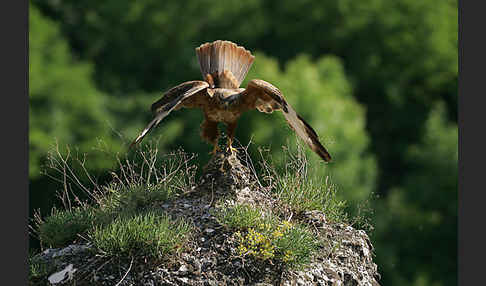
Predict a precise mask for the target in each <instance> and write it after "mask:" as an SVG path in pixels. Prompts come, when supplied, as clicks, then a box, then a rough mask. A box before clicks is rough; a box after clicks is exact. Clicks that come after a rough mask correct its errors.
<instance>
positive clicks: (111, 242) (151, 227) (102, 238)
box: [90, 211, 192, 258]
mask: <svg viewBox="0 0 486 286" xmlns="http://www.w3.org/2000/svg"><path fill="white" fill-rule="evenodd" d="M191 229H192V227H191V226H190V225H189V224H188V223H186V222H184V221H182V220H179V221H172V220H170V219H169V217H168V216H166V215H163V214H160V213H158V212H156V211H148V212H145V213H141V214H137V215H135V216H133V217H118V218H116V219H115V220H114V221H113V222H112V223H110V224H109V225H107V226H104V227H103V226H98V227H95V228H94V230H93V231H92V232H91V233H90V238H91V240H92V242H93V243H94V245H95V246H96V247H97V248H98V249H99V250H100V251H102V252H103V253H105V254H107V255H109V256H132V255H144V256H149V257H152V258H161V257H163V256H164V255H165V254H168V253H170V252H172V251H175V250H177V249H180V247H181V246H182V245H183V243H184V242H185V241H186V240H187V238H188V234H189V232H190V230H191Z"/></svg>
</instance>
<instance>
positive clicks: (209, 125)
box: [201, 117, 221, 155]
mask: <svg viewBox="0 0 486 286" xmlns="http://www.w3.org/2000/svg"><path fill="white" fill-rule="evenodd" d="M201 137H202V138H203V139H204V140H206V141H207V142H209V143H211V144H213V145H214V148H213V151H212V152H210V153H209V154H213V155H215V154H216V153H217V152H218V151H221V149H220V148H219V146H218V138H219V130H218V122H216V121H211V120H209V119H208V118H207V117H205V118H204V121H203V122H202V123H201Z"/></svg>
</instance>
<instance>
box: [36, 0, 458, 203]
mask: <svg viewBox="0 0 486 286" xmlns="http://www.w3.org/2000/svg"><path fill="white" fill-rule="evenodd" d="M35 3H37V4H39V5H40V6H41V7H42V8H43V9H44V10H45V11H46V12H48V13H49V14H50V15H51V16H52V17H54V18H56V19H59V20H60V21H61V22H62V23H63V25H62V27H63V31H64V33H65V34H66V35H68V37H69V39H70V42H71V43H72V45H73V47H74V48H75V50H76V51H77V52H78V53H79V54H80V55H81V56H82V57H83V58H86V59H90V60H93V61H94V62H96V63H97V64H96V66H95V71H96V80H97V83H98V85H99V86H100V87H101V88H102V89H103V90H106V91H110V92H115V91H116V92H123V93H127V92H132V91H138V90H143V91H147V92H153V91H155V90H159V91H162V90H166V89H167V88H168V87H169V86H173V85H175V84H177V83H179V82H181V81H183V80H188V79H196V78H200V75H199V71H198V66H197V62H196V61H195V60H194V57H195V55H194V48H195V47H196V46H198V45H200V44H201V43H202V42H205V41H213V40H215V39H227V40H232V41H236V42H237V43H238V44H240V45H244V46H245V47H246V48H248V49H250V50H262V51H264V52H266V53H267V54H269V55H272V56H275V57H277V58H278V59H279V63H280V64H281V65H283V64H284V63H285V62H286V61H288V60H291V59H293V58H295V56H296V55H297V54H298V53H309V54H311V55H312V56H313V58H314V59H316V58H318V57H320V56H321V55H323V54H334V55H337V56H339V57H341V58H342V59H343V63H344V65H345V68H346V71H347V73H348V74H349V75H350V78H351V80H352V81H353V83H354V84H353V86H354V87H355V92H354V96H356V98H358V100H359V101H360V102H362V103H363V104H365V105H366V107H367V114H366V116H367V128H368V130H369V132H370V134H371V138H372V139H373V140H372V141H371V144H372V145H371V146H372V150H373V151H374V152H375V153H376V154H377V158H378V163H379V166H380V169H381V170H384V171H383V172H381V173H380V174H381V175H380V177H379V181H378V189H379V192H380V193H381V194H385V193H386V192H387V190H388V189H389V188H390V187H391V186H394V185H397V184H400V181H401V179H402V176H401V174H403V173H405V172H407V171H408V170H407V169H405V168H406V164H405V163H404V159H405V158H404V155H403V154H404V153H405V150H406V149H407V146H408V145H410V144H413V143H415V142H417V141H418V140H419V137H418V136H417V134H419V133H420V129H421V128H422V127H423V124H424V122H425V119H426V114H427V112H428V110H430V108H431V106H432V105H433V102H434V101H436V100H438V99H441V100H444V101H445V102H446V103H447V107H448V110H449V112H448V114H450V119H451V120H453V121H456V120H457V113H456V110H457V31H458V28H457V0H446V1H417V0H397V1H386V0H369V1H361V2H359V3H358V2H356V1H352V0H342V1H331V0H324V1H292V0H283V1H262V0H251V1H236V0H231V1H224V2H221V1H209V0H203V1H186V2H185V3H184V4H182V3H180V2H178V1H175V0H172V1H170V0H168V1H155V0H145V1H123V0H122V1H120V0H117V1H114V0H109V1H93V0H88V1H74V0H65V1H62V2H61V1H47V2H46V1H40V0H35ZM283 47H285V48H283ZM417 131H419V132H417Z"/></svg>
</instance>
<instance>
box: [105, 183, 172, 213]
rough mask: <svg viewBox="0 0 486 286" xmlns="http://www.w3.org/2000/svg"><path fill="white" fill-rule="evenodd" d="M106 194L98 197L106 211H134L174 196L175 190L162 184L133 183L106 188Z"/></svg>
mask: <svg viewBox="0 0 486 286" xmlns="http://www.w3.org/2000/svg"><path fill="white" fill-rule="evenodd" d="M106 191H107V193H108V194H107V195H106V196H105V197H103V198H102V199H100V201H99V205H100V209H102V210H104V211H105V212H108V213H122V212H123V213H135V212H140V211H143V210H146V209H149V208H151V207H152V206H154V205H156V204H159V203H162V202H165V201H167V200H169V199H172V198H174V196H175V195H176V193H177V192H176V191H175V190H173V189H171V188H168V187H163V186H151V185H150V186H145V185H133V186H130V187H122V188H116V187H109V188H106Z"/></svg>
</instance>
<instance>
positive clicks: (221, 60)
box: [196, 40, 255, 88]
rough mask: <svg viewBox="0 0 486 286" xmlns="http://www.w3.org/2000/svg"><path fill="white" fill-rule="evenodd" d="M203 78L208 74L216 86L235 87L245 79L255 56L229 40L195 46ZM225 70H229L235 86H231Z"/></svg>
mask: <svg viewBox="0 0 486 286" xmlns="http://www.w3.org/2000/svg"><path fill="white" fill-rule="evenodd" d="M196 54H197V57H198V60H199V66H200V68H201V73H202V76H203V78H206V75H207V74H210V75H211V76H212V77H213V79H214V80H215V82H216V83H217V84H216V85H217V86H218V87H226V88H237V87H239V86H240V84H241V82H242V81H243V80H244V79H245V76H246V74H247V73H248V70H249V69H250V67H251V65H252V64H253V61H254V59H255V57H254V56H253V55H252V54H251V53H250V51H248V50H246V49H245V48H244V47H241V46H237V45H236V44H235V43H232V42H230V41H221V40H218V41H214V42H212V43H205V44H202V45H201V46H199V47H198V48H196ZM225 70H226V71H229V72H231V74H232V76H233V77H234V80H235V81H236V84H237V86H232V85H233V84H232V82H231V81H229V79H228V75H225Z"/></svg>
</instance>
